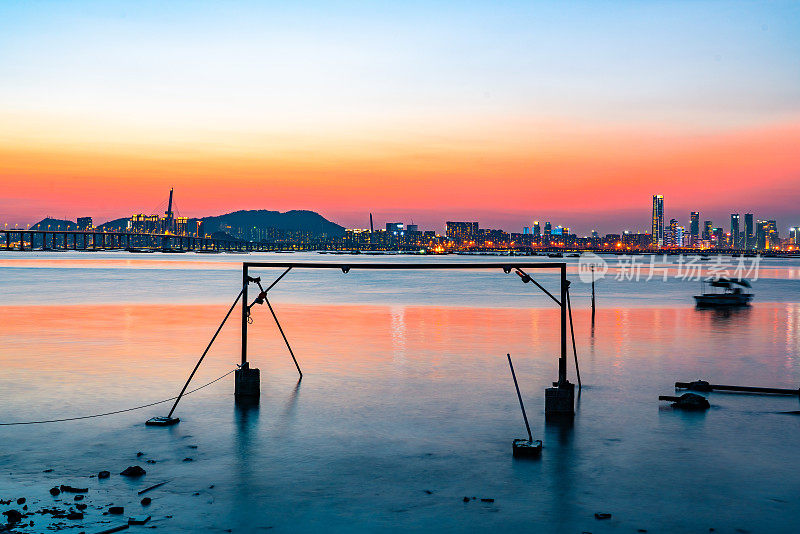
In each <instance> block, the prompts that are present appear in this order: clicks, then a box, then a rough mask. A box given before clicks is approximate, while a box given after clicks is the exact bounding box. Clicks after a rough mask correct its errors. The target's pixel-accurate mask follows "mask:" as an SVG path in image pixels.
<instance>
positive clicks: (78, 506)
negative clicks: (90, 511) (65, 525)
mask: <svg viewBox="0 0 800 534" xmlns="http://www.w3.org/2000/svg"><path fill="white" fill-rule="evenodd" d="M75 508H77V509H78V510H80V511H81V512H82V511H84V510H86V508H87V506H86V504H84V503H79V504H76V505H75Z"/></svg>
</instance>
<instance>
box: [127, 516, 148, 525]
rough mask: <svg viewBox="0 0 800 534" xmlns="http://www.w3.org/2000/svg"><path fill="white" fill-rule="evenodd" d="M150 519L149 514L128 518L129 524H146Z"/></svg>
mask: <svg viewBox="0 0 800 534" xmlns="http://www.w3.org/2000/svg"><path fill="white" fill-rule="evenodd" d="M148 521H150V516H149V515H134V516H131V517H129V518H128V524H129V525H144V524H145V523H147V522H148Z"/></svg>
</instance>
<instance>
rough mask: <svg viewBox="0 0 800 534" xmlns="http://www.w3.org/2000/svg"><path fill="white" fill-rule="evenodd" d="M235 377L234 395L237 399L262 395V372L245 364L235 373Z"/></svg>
mask: <svg viewBox="0 0 800 534" xmlns="http://www.w3.org/2000/svg"><path fill="white" fill-rule="evenodd" d="M233 375H234V383H235V386H234V395H236V397H255V398H258V397H259V396H260V395H261V372H260V371H259V370H258V369H251V368H250V366H249V365H247V364H245V365H243V366H242V367H241V368H240V369H237V370H236V371H234V373H233Z"/></svg>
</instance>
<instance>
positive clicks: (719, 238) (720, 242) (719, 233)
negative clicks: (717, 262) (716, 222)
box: [711, 227, 727, 248]
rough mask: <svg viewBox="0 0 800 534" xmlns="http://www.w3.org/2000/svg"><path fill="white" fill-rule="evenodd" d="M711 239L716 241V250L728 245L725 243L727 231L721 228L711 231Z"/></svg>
mask: <svg viewBox="0 0 800 534" xmlns="http://www.w3.org/2000/svg"><path fill="white" fill-rule="evenodd" d="M711 239H712V241H714V243H715V246H716V248H725V245H727V243H726V241H725V230H724V229H722V228H721V227H716V228H712V229H711Z"/></svg>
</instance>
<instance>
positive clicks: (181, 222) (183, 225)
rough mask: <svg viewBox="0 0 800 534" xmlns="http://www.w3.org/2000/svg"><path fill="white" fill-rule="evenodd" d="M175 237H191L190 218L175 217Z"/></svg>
mask: <svg viewBox="0 0 800 534" xmlns="http://www.w3.org/2000/svg"><path fill="white" fill-rule="evenodd" d="M175 235H189V218H188V217H175Z"/></svg>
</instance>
